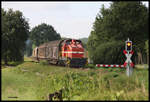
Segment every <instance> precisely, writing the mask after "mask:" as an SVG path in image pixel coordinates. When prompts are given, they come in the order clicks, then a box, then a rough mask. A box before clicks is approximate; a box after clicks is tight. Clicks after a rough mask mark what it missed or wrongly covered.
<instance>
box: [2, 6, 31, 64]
mask: <svg viewBox="0 0 150 102" xmlns="http://www.w3.org/2000/svg"><path fill="white" fill-rule="evenodd" d="M1 17H2V22H1V24H2V28H1V29H2V49H1V52H2V57H1V58H2V60H4V62H5V64H7V62H8V61H21V60H23V54H24V49H25V41H26V40H27V38H28V34H29V24H28V21H27V20H26V18H25V17H24V16H23V14H22V12H20V11H13V10H12V9H9V10H8V11H5V10H4V9H1Z"/></svg>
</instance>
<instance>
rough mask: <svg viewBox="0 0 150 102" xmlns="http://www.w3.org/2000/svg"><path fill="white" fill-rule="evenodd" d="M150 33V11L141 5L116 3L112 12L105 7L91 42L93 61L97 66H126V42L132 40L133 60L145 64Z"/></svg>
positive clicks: (91, 36) (89, 42)
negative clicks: (111, 64) (144, 58)
mask: <svg viewBox="0 0 150 102" xmlns="http://www.w3.org/2000/svg"><path fill="white" fill-rule="evenodd" d="M148 33H149V32H148V8H147V7H145V5H143V4H142V3H141V2H139V1H132V2H131V1H130V2H113V3H112V4H111V6H110V8H105V7H104V5H103V7H102V8H101V9H100V12H99V13H98V14H97V16H96V19H95V22H94V25H93V30H92V31H91V34H90V36H89V39H88V44H87V47H88V50H89V55H90V58H91V59H92V60H93V61H94V63H108V64H109V63H114V64H117V63H118V64H119V63H122V64H123V62H124V61H125V60H124V59H125V55H124V54H123V50H124V49H125V41H126V40H127V39H128V38H129V39H130V40H131V41H132V42H133V50H134V52H135V53H134V56H133V57H132V58H133V59H132V60H133V61H134V62H135V63H136V61H137V60H138V62H139V61H140V60H141V62H139V63H142V62H143V61H142V57H143V56H144V55H146V53H145V48H144V46H145V41H146V40H148ZM93 49H94V50H93ZM137 58H138V59H137Z"/></svg>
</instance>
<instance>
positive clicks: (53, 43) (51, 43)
mask: <svg viewBox="0 0 150 102" xmlns="http://www.w3.org/2000/svg"><path fill="white" fill-rule="evenodd" d="M66 40H72V39H70V38H66V39H60V40H54V41H49V42H47V43H44V44H41V45H39V47H45V46H49V45H50V46H59V44H60V42H64V41H66ZM74 40H76V39H74ZM77 41H80V40H77Z"/></svg>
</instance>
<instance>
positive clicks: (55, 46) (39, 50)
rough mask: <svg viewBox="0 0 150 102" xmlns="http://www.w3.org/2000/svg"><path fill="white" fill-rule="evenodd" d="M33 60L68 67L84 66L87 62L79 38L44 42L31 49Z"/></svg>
mask: <svg viewBox="0 0 150 102" xmlns="http://www.w3.org/2000/svg"><path fill="white" fill-rule="evenodd" d="M32 58H33V59H34V60H37V61H40V60H47V61H48V62H49V63H53V64H57V65H64V66H69V67H84V66H85V64H87V58H86V51H85V49H84V47H83V44H82V42H81V40H75V39H64V40H56V41H51V42H48V43H44V44H42V45H40V46H39V47H36V48H35V49H34V50H33V53H32Z"/></svg>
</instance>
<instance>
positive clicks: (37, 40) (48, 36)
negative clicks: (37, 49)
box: [30, 23, 61, 46]
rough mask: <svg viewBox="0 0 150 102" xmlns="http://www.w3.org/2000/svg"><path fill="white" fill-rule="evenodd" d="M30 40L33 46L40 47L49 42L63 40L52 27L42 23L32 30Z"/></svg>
mask: <svg viewBox="0 0 150 102" xmlns="http://www.w3.org/2000/svg"><path fill="white" fill-rule="evenodd" d="M30 39H31V40H32V42H33V44H35V45H36V46H39V45H40V44H42V43H45V42H48V41H53V40H58V39H61V37H60V34H59V33H57V32H56V31H55V30H54V28H53V27H52V26H51V25H48V24H45V23H42V24H40V25H38V26H35V27H34V28H33V29H32V30H31V32H30Z"/></svg>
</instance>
